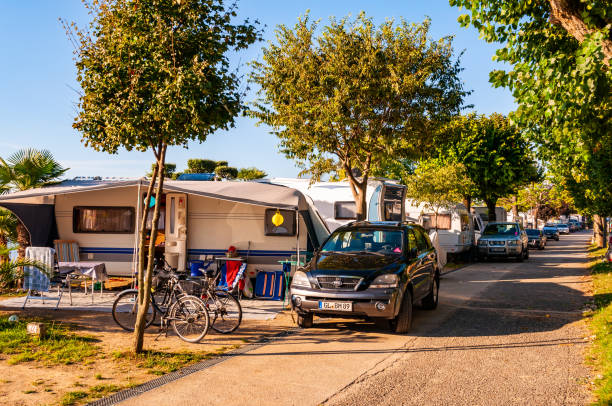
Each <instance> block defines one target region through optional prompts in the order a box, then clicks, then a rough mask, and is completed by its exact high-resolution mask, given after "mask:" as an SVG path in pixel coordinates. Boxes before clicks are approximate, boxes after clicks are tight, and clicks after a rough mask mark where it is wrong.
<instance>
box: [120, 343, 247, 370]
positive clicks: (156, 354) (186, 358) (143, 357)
mask: <svg viewBox="0 0 612 406" xmlns="http://www.w3.org/2000/svg"><path fill="white" fill-rule="evenodd" d="M237 347H240V346H239V345H232V346H226V347H221V348H219V349H218V350H216V351H208V352H163V351H144V352H142V353H141V354H134V353H132V352H130V351H117V352H114V353H113V354H112V355H113V357H114V358H115V359H128V360H132V361H135V362H136V363H137V365H138V367H139V368H146V369H148V370H149V373H150V374H153V375H164V374H167V373H169V372H174V371H177V370H179V369H181V368H182V367H184V366H187V365H191V364H194V363H196V362H199V361H202V360H205V359H210V358H213V357H215V356H218V355H221V354H223V353H225V352H226V351H228V350H231V349H234V348H237Z"/></svg>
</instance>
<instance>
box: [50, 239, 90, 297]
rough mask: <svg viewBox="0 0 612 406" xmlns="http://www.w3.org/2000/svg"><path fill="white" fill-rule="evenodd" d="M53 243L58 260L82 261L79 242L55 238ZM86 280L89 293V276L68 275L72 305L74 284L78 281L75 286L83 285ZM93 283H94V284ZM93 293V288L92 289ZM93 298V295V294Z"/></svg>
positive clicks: (67, 280) (67, 282) (67, 281)
mask: <svg viewBox="0 0 612 406" xmlns="http://www.w3.org/2000/svg"><path fill="white" fill-rule="evenodd" d="M53 245H54V246H55V253H56V255H57V262H58V263H59V262H73V263H74V262H81V257H80V255H79V243H78V242H76V241H73V240H54V241H53ZM83 280H84V281H85V294H87V281H88V278H87V277H86V276H82V275H67V276H66V284H67V285H68V294H69V295H70V305H72V286H73V283H75V282H76V285H75V286H81V282H82V281H83ZM92 285H93V284H92ZM92 295H93V289H92ZM92 298H93V296H92Z"/></svg>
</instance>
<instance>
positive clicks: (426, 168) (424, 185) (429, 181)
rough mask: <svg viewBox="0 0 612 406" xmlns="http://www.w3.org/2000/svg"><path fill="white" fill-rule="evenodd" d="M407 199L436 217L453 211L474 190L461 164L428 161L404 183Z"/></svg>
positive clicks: (419, 165) (418, 165)
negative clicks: (423, 207) (443, 210)
mask: <svg viewBox="0 0 612 406" xmlns="http://www.w3.org/2000/svg"><path fill="white" fill-rule="evenodd" d="M404 183H405V184H406V197H408V198H410V199H412V201H413V202H415V203H416V204H421V203H423V204H424V205H425V207H426V208H428V209H430V210H433V212H434V213H438V212H439V210H440V209H445V208H446V209H448V208H451V207H454V206H455V205H456V204H457V203H458V202H461V201H462V200H463V199H464V197H465V196H466V195H469V194H470V192H471V189H472V188H473V184H472V181H471V180H470V179H469V178H468V177H467V171H466V168H465V166H464V165H463V164H460V163H450V164H449V163H447V162H444V161H442V160H440V159H430V160H425V161H421V162H419V163H418V164H417V166H416V169H415V170H414V173H413V174H412V175H410V176H408V177H406V178H405V179H404Z"/></svg>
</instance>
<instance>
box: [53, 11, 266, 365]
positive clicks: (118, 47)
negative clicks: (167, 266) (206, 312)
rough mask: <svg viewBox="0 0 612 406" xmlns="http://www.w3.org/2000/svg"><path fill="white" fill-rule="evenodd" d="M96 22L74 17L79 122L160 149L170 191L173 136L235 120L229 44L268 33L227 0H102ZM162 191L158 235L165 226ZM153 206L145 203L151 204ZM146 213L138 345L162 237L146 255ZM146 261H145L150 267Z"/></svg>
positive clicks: (90, 134) (129, 144)
mask: <svg viewBox="0 0 612 406" xmlns="http://www.w3.org/2000/svg"><path fill="white" fill-rule="evenodd" d="M84 4H85V6H86V7H87V8H88V9H89V11H90V14H91V15H92V21H91V23H90V25H89V29H87V30H80V29H79V28H78V27H77V26H76V25H75V24H74V23H72V24H65V25H66V26H67V31H68V34H69V37H70V38H71V40H72V41H73V42H74V43H75V44H76V48H77V49H76V67H77V80H78V81H79V83H80V85H81V88H82V89H83V94H82V95H81V97H80V99H79V111H78V116H77V117H76V119H75V123H74V127H75V128H76V129H77V130H79V131H80V132H81V133H82V135H83V141H84V143H85V145H87V146H90V147H92V148H94V149H95V150H98V151H105V152H108V153H111V154H114V153H117V152H118V151H119V149H120V148H121V147H123V148H125V149H127V150H128V151H129V150H132V149H135V150H138V151H146V150H151V151H153V154H154V156H155V162H156V166H157V168H156V171H154V173H153V176H152V178H151V180H150V182H149V187H148V190H147V194H146V198H145V202H144V204H145V207H148V206H149V202H150V198H151V195H152V194H153V189H154V188H155V185H157V186H156V191H155V195H156V196H161V194H162V190H163V182H164V177H163V169H164V165H165V158H166V150H167V148H168V146H173V145H177V146H182V147H187V145H188V143H189V142H190V141H198V142H203V141H205V140H206V138H207V136H208V135H209V134H212V133H214V132H215V131H217V130H227V129H228V128H229V127H232V126H233V125H234V120H235V117H236V115H237V114H238V113H239V112H240V110H241V109H242V98H243V91H241V89H240V81H239V77H238V76H237V73H235V72H233V71H231V70H230V64H229V60H228V56H227V54H228V52H230V51H237V50H240V49H244V48H246V47H247V46H248V45H249V44H251V43H253V42H255V41H256V40H257V39H258V38H259V37H260V32H259V30H258V29H257V27H256V25H254V24H251V23H250V22H248V21H245V22H244V23H242V24H238V25H236V24H234V23H233V22H232V20H233V19H234V18H235V17H236V10H235V7H234V6H231V7H228V8H226V7H225V5H224V4H223V1H221V0H208V1H178V0H156V1H152V0H139V1H136V0H94V1H92V2H91V4H90V3H89V2H84ZM160 201H161V199H155V207H154V214H153V219H152V227H151V228H152V229H151V235H156V233H157V223H158V219H159V203H160ZM143 213H146V210H143ZM145 226H146V216H144V215H143V217H142V218H141V219H140V236H139V241H140V243H139V249H138V301H139V307H138V309H139V311H138V315H137V319H136V325H135V333H134V343H133V348H134V351H135V352H137V353H138V352H141V351H142V349H143V334H144V326H145V323H144V322H145V315H146V312H147V308H148V306H149V299H150V294H151V276H152V275H151V273H152V272H151V271H152V267H153V257H154V251H155V245H154V244H155V238H151V239H150V244H149V247H148V255H147V259H146V260H145V240H146V234H145V233H146V227H145ZM145 265H146V269H145Z"/></svg>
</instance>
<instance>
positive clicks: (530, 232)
mask: <svg viewBox="0 0 612 406" xmlns="http://www.w3.org/2000/svg"><path fill="white" fill-rule="evenodd" d="M525 232H526V233H527V238H528V239H529V248H537V249H539V250H543V249H544V247H546V239H547V238H546V235H545V234H544V232H543V231H542V230H538V229H537V228H528V229H526V230H525Z"/></svg>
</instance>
